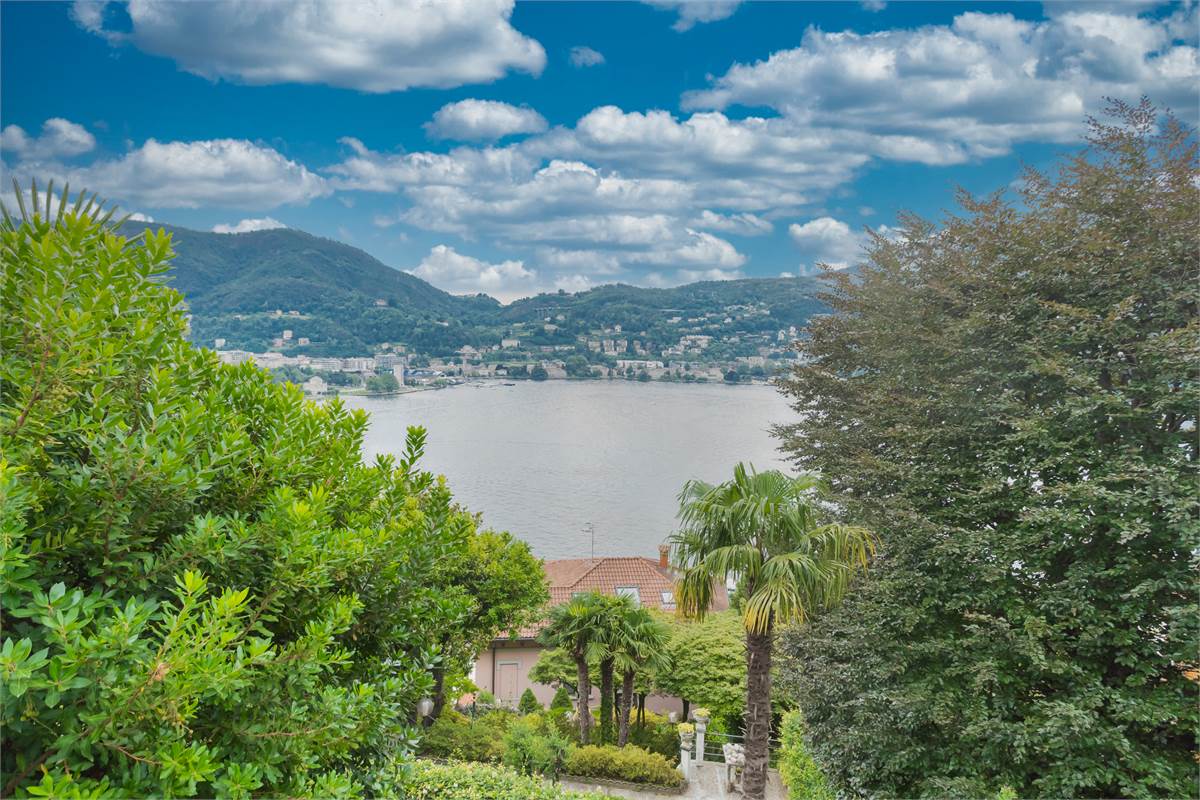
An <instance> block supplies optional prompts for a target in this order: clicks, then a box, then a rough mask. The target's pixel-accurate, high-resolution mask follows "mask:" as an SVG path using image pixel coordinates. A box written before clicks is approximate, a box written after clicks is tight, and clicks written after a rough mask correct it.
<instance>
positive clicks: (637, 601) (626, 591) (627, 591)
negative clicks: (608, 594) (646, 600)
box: [617, 586, 642, 605]
mask: <svg viewBox="0 0 1200 800" xmlns="http://www.w3.org/2000/svg"><path fill="white" fill-rule="evenodd" d="M617 596H618V597H631V598H633V604H634V605H641V604H642V598H641V596H640V595H639V594H638V587H636V586H618V587H617Z"/></svg>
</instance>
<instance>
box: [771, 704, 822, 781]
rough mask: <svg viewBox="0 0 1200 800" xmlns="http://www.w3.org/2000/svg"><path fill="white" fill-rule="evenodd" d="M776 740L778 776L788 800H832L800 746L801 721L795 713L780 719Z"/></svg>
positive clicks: (814, 765) (787, 714)
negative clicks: (778, 739) (777, 746)
mask: <svg viewBox="0 0 1200 800" xmlns="http://www.w3.org/2000/svg"><path fill="white" fill-rule="evenodd" d="M779 738H780V746H779V775H780V777H782V778H783V784H784V786H786V787H787V790H788V797H789V798H790V800H834V797H835V795H834V793H833V790H832V789H830V788H829V782H828V781H826V780H825V776H824V775H822V774H821V769H820V767H818V766H817V764H816V762H815V761H813V760H812V756H810V755H809V754H808V750H807V748H805V746H804V718H803V717H802V716H801V714H800V712H799V711H789V712H788V713H786V714H784V715H783V725H782V728H781V730H780V732H779Z"/></svg>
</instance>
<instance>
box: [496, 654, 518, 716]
mask: <svg viewBox="0 0 1200 800" xmlns="http://www.w3.org/2000/svg"><path fill="white" fill-rule="evenodd" d="M520 668H521V665H520V664H519V663H517V662H516V661H501V662H499V663H497V664H496V699H497V700H499V701H500V703H501V704H502V705H506V706H512V707H514V708H515V707H516V705H517V671H518V670H519V669H520Z"/></svg>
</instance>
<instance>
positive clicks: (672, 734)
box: [629, 713, 711, 764]
mask: <svg viewBox="0 0 1200 800" xmlns="http://www.w3.org/2000/svg"><path fill="white" fill-rule="evenodd" d="M654 717H657V721H655V720H653V719H652V718H654ZM646 718H647V719H646V722H645V724H644V725H636V724H634V725H630V727H629V743H630V744H633V745H636V746H638V747H640V748H642V749H643V750H649V751H650V752H651V753H658V754H659V755H661V756H662V757H664V758H665V759H667V760H668V761H669V762H671V763H672V764H677V763H679V734H678V733H676V731H675V726H674V725H672V724H671V723H670V722H668V721H667V719H666V717H660V716H658V715H657V714H650V713H647V714H646ZM710 730H711V728H710Z"/></svg>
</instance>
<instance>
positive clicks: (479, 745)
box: [418, 709, 514, 763]
mask: <svg viewBox="0 0 1200 800" xmlns="http://www.w3.org/2000/svg"><path fill="white" fill-rule="evenodd" d="M513 719H514V717H513V715H512V714H511V713H509V712H505V711H493V712H490V713H487V714H484V715H482V716H480V717H478V718H476V719H473V720H472V719H471V718H469V717H466V716H464V715H462V714H459V713H458V712H457V711H451V710H449V709H447V710H445V711H443V712H442V714H441V716H439V717H438V718H437V720H436V721H435V722H434V723H433V725H431V726H430V727H429V728H427V729H426V730H425V732H424V733H423V734H422V735H421V743H420V747H419V750H418V752H420V753H421V755H427V756H433V757H436V758H454V759H461V760H463V761H484V762H492V763H499V761H500V759H501V758H503V756H504V735H505V734H506V733H507V732H508V729H509V727H510V726H511V725H512V722H513Z"/></svg>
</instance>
